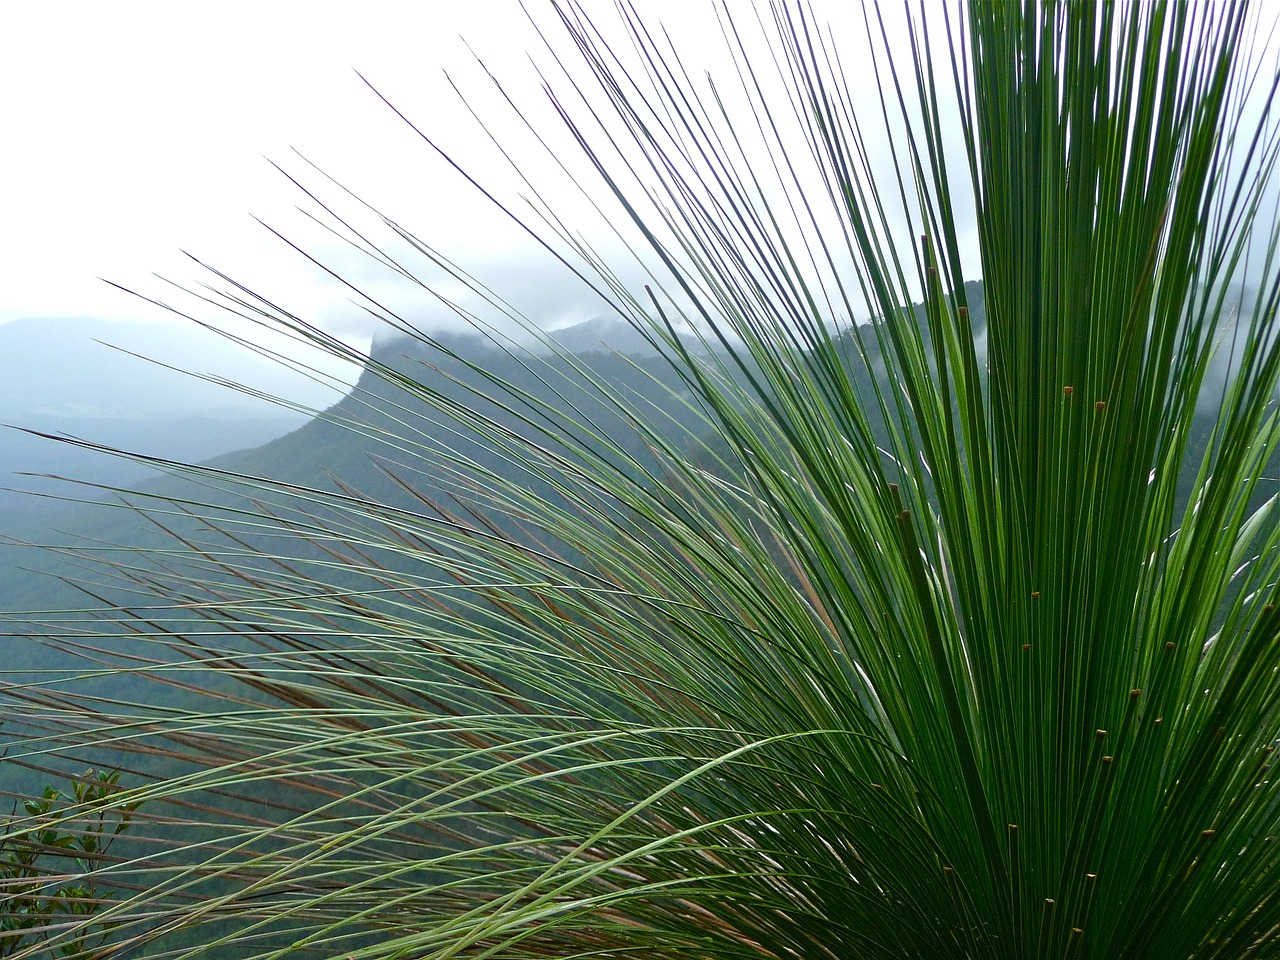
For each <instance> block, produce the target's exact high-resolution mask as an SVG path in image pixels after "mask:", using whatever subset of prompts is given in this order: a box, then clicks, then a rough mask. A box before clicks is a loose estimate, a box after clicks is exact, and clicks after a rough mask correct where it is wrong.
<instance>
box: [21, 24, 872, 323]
mask: <svg viewBox="0 0 1280 960" xmlns="http://www.w3.org/2000/svg"><path fill="white" fill-rule="evenodd" d="M535 6H538V4H536V3H535ZM819 6H823V5H821V4H820V5H819ZM845 6H846V5H845V4H842V3H839V4H831V7H832V10H833V11H842V10H843V8H844V7H845ZM588 7H589V8H590V9H591V10H592V11H593V13H599V14H601V15H602V20H610V19H611V18H612V11H611V8H612V4H611V3H608V2H599V0H597V2H593V3H589V4H588ZM639 8H640V9H641V11H642V12H643V14H644V15H645V17H646V20H653V21H659V20H660V21H662V22H663V24H664V25H665V26H666V27H668V28H669V29H670V30H671V31H672V33H673V35H674V37H675V40H676V43H677V46H680V47H682V49H684V50H686V51H692V55H693V56H695V57H697V56H702V57H705V58H707V59H706V60H705V61H704V62H702V63H699V62H694V61H692V60H690V61H688V62H687V65H688V66H690V67H691V68H693V70H694V71H700V70H701V68H703V67H707V66H710V67H711V68H712V69H714V68H715V65H716V56H715V55H713V54H712V53H711V52H710V51H712V50H713V49H714V48H715V44H713V43H708V40H709V39H711V38H714V35H715V32H716V29H715V20H714V17H713V15H712V13H711V5H710V4H700V3H690V2H689V0H676V2H668V0H641V2H640V3H639ZM744 9H745V8H744ZM841 15H842V16H843V15H844V14H843V13H841ZM541 19H542V21H543V22H547V21H548V20H549V18H547V17H545V16H544V17H542V18H541ZM0 38H2V39H0V80H2V83H3V87H2V88H0V89H3V94H2V95H0V129H3V131H4V134H5V141H6V149H5V150H4V151H2V152H0V222H2V223H3V224H4V228H3V230H2V231H0V291H2V292H0V323H3V322H6V321H11V320H15V319H19V318H29V317H48V318H56V317H62V316H84V317H95V318H121V319H123V318H129V319H158V318H159V317H160V313H159V311H157V310H156V309H155V308H152V307H148V306H147V305H145V304H143V303H140V302H138V301H136V300H134V299H132V298H130V297H129V296H127V295H125V294H122V293H120V292H118V291H116V290H114V289H112V288H110V287H108V286H106V285H105V284H103V283H102V281H101V280H99V279H98V278H100V277H105V278H108V279H110V280H113V281H115V282H117V283H120V284H123V285H125V286H127V287H130V288H134V289H138V290H140V291H144V292H147V293H149V294H160V295H163V293H162V292H163V291H166V288H165V287H164V286H163V285H161V284H158V283H157V282H156V281H154V280H153V279H152V276H151V275H152V273H153V272H154V273H158V274H161V275H163V276H165V277H169V278H172V279H175V280H177V281H180V282H184V283H188V282H191V281H193V280H198V279H199V278H200V277H201V276H202V275H201V274H200V272H199V271H198V270H197V269H196V268H195V267H194V265H192V264H191V263H190V261H188V260H187V259H186V258H185V257H183V256H182V254H181V253H180V252H179V251H180V250H186V251H189V252H190V253H192V254H194V255H196V256H198V257H200V258H201V259H202V260H204V261H206V262H208V263H210V264H211V265H214V266H216V267H218V268H219V269H222V270H224V271H225V272H226V273H228V274H229V275H231V276H233V277H235V278H236V279H237V280H240V281H242V282H244V283H246V285H248V286H251V287H252V288H253V289H255V290H258V291H260V292H263V293H266V294H268V295H270V296H272V297H273V298H278V302H280V303H282V305H285V306H288V307H289V308H290V309H292V310H294V311H295V312H298V313H299V314H302V315H305V316H307V317H308V318H310V319H316V320H319V321H321V322H322V323H324V324H325V325H327V326H328V327H330V328H331V329H343V328H346V329H347V330H348V331H352V330H358V329H361V328H362V323H363V321H361V320H360V319H359V317H360V312H359V310H358V309H356V308H354V307H352V306H351V305H350V304H349V302H348V301H349V300H350V293H349V291H346V290H344V289H343V288H342V287H341V286H340V285H339V284H337V283H335V282H333V281H326V280H324V278H323V277H322V275H320V274H319V273H318V272H317V271H316V270H315V269H314V268H313V267H311V266H310V265H308V264H306V263H305V262H304V261H303V260H302V258H301V257H300V256H298V255H297V254H296V253H294V252H293V251H290V250H289V249H288V248H287V247H286V246H285V245H284V244H282V243H281V241H280V240H278V239H277V238H275V237H273V236H271V235H270V233H269V232H268V231H267V230H266V229H264V228H263V227H261V226H260V225H259V224H257V223H256V222H254V220H253V217H255V216H256V217H259V218H261V219H262V220H265V221H267V222H268V223H269V224H271V225H272V226H273V227H276V228H277V229H279V230H281V231H282V232H283V233H285V234H286V235H288V236H289V237H291V238H294V239H298V240H300V241H301V242H303V243H304V244H306V245H307V246H308V248H309V249H313V250H319V251H321V252H322V253H324V254H325V255H327V256H329V257H336V258H337V261H338V262H340V263H341V264H342V266H343V268H344V270H347V271H354V273H355V274H356V277H357V279H358V280H360V281H361V282H362V283H368V284H371V285H372V287H373V288H374V289H375V291H384V290H385V291H389V290H390V289H391V288H390V286H387V287H385V288H384V287H383V286H382V285H383V284H384V282H385V281H384V278H383V277H381V276H379V275H377V274H376V273H375V272H374V271H373V270H372V269H371V268H370V267H368V266H366V265H361V264H358V263H357V262H356V261H355V260H354V258H352V257H350V256H347V255H346V254H343V253H340V251H341V249H342V248H341V246H340V245H339V244H338V243H337V242H336V241H334V240H332V239H331V238H327V237H326V236H324V235H323V234H321V233H320V232H318V231H317V230H316V229H315V228H314V227H312V226H311V225H310V223H309V221H307V220H305V219H304V218H303V217H302V215H301V214H299V213H298V212H297V211H296V210H295V209H294V208H295V206H296V205H298V204H299V203H303V204H305V203H306V201H305V198H303V197H302V195H301V194H300V193H299V192H298V190H297V189H296V188H294V187H293V186H292V185H291V184H289V183H288V182H287V181H286V180H285V178H284V177H283V176H281V174H280V173H278V172H277V171H276V170H274V169H273V168H272V166H271V165H270V164H269V163H268V160H274V161H276V162H278V163H280V164H282V165H284V166H285V167H287V168H288V169H289V170H290V172H293V173H297V174H307V173H309V171H308V169H307V167H306V165H305V163H304V162H303V161H302V160H300V159H299V158H298V156H297V155H296V154H295V153H294V152H293V151H294V150H295V149H296V150H298V151H301V153H303V154H305V156H306V157H307V158H309V159H310V160H312V161H315V162H316V163H317V164H319V165H320V166H321V167H323V169H324V170H325V171H326V172H328V173H330V174H332V175H333V176H334V177H335V178H337V179H338V180H339V181H341V182H342V183H343V184H344V185H346V186H348V187H350V188H351V189H353V190H355V191H356V192H358V193H359V194H360V195H361V196H362V197H363V198H365V199H367V200H368V201H370V202H371V203H373V204H375V205H376V206H378V208H379V209H381V210H382V211H383V212H384V213H386V214H388V215H390V216H391V217H393V218H394V219H395V220H397V222H399V223H402V224H404V225H405V226H406V227H408V228H409V229H411V230H413V231H414V233H415V234H416V235H418V236H421V237H422V238H423V239H425V240H428V241H430V242H431V243H433V244H435V245H437V246H438V247H440V248H441V249H442V250H444V251H445V252H447V253H448V254H449V255H451V256H456V257H458V258H459V259H460V260H461V262H462V263H464V264H465V265H466V266H468V267H469V268H473V269H474V270H475V271H476V272H477V274H478V275H480V276H481V277H482V278H483V279H485V280H494V281H495V283H496V285H498V286H499V288H500V289H501V290H502V292H507V293H509V292H511V290H512V289H514V288H517V287H519V288H521V289H523V290H525V291H527V293H528V295H529V297H530V300H529V301H528V302H526V303H525V304H524V305H525V306H527V307H528V308H529V309H530V311H531V312H532V313H534V314H535V315H536V314H541V315H540V316H535V319H537V320H539V322H544V321H545V322H548V323H551V324H553V325H554V324H555V323H564V322H570V321H572V320H575V319H587V318H588V316H590V315H591V313H593V312H594V311H595V310H596V307H595V306H594V305H593V304H590V303H588V302H586V301H585V300H584V299H583V297H582V294H581V293H580V291H579V290H578V289H577V288H575V287H574V286H573V285H572V284H571V283H566V282H562V281H561V279H560V277H561V276H562V275H561V274H560V273H558V272H557V271H555V270H554V268H553V265H552V264H551V262H550V261H549V260H548V259H547V258H546V257H545V256H544V255H542V254H539V253H538V252H537V251H536V249H535V248H533V247H532V246H531V245H530V244H529V243H528V242H527V241H526V240H524V239H522V238H521V237H520V236H519V234H518V232H517V231H515V230H514V229H513V228H512V226H511V224H510V223H509V222H508V221H507V220H506V219H505V218H504V217H502V216H501V215H500V214H498V213H497V212H496V211H494V210H493V208H492V206H491V205H490V204H489V203H488V202H486V201H484V200H483V199H482V198H480V197H479V196H478V195H477V194H476V192H475V191H474V190H472V189H471V188H469V187H468V186H467V185H466V184H465V183H464V182H463V181H462V180H461V179H460V178H459V177H458V175H457V174H456V173H454V172H453V171H451V170H449V169H448V168H447V167H446V166H445V165H444V164H443V163H442V162H441V161H440V160H439V159H438V158H437V157H436V156H435V155H434V154H433V153H432V151H431V150H430V149H429V148H428V147H426V145H425V144H423V143H422V142H421V141H420V140H419V139H418V138H417V137H416V136H415V135H414V134H413V133H412V131H411V130H410V129H409V128H408V127H407V125H406V124H405V123H403V122H402V121H400V120H398V119H397V118H396V117H395V116H394V114H393V113H392V112H391V111H390V110H389V109H388V108H387V107H386V106H385V105H384V104H382V103H381V102H380V101H379V100H378V99H377V97H376V96H374V94H373V93H372V92H371V91H370V90H369V89H368V87H366V86H365V85H364V84H363V83H362V82H361V81H360V79H359V78H358V77H357V76H356V73H355V70H359V71H360V72H361V73H362V74H364V75H365V76H366V77H368V79H369V80H370V81H371V82H372V83H373V84H375V85H376V86H377V87H378V88H379V90H380V91H382V92H383V93H385V94H386V95H387V97H388V98H389V99H391V100H392V101H393V102H395V104H396V105H397V106H398V107H401V108H402V109H403V110H404V112H405V113H406V114H407V115H408V116H409V118H410V119H412V120H413V121H414V122H415V123H418V124H420V125H421V126H422V127H423V128H424V129H425V130H426V131H428V132H429V133H430V134H431V135H432V136H438V137H439V138H440V139H441V141H442V142H443V143H444V144H445V145H447V146H448V147H449V148H450V149H452V150H457V151H458V152H459V153H460V154H461V156H462V158H463V160H464V162H466V163H467V164H468V166H469V167H471V168H473V169H475V170H477V171H478V172H479V173H480V174H481V175H482V176H485V177H488V178H490V179H489V182H494V183H496V184H498V186H499V188H504V187H505V188H508V189H509V188H511V186H512V181H511V179H510V177H507V176H505V175H504V174H502V173H501V167H500V164H498V163H497V162H496V161H495V160H494V159H493V154H492V151H491V150H489V149H488V144H487V143H486V142H485V140H484V137H483V136H482V135H481V134H480V133H479V132H478V130H477V128H476V125H475V121H474V120H473V118H472V117H471V116H470V115H469V114H468V113H467V111H466V109H465V108H464V107H463V105H462V104H461V102H460V100H459V98H458V96H457V95H456V94H455V93H454V91H453V90H452V89H450V87H449V84H448V82H447V81H446V79H445V76H444V72H445V71H446V70H448V71H449V72H450V73H451V74H453V75H454V76H455V77H456V78H457V82H458V83H459V85H460V86H462V87H463V88H464V89H465V91H466V93H467V95H468V98H469V99H470V101H471V102H472V104H473V105H474V106H475V107H476V109H477V110H478V111H479V112H480V113H481V114H482V115H483V116H485V117H486V118H497V121H496V126H497V128H498V130H499V132H500V133H502V135H503V136H504V137H506V136H514V137H516V140H515V141H514V142H515V143H516V144H517V148H518V143H519V139H518V137H519V133H518V130H517V129H516V128H515V127H514V126H513V125H512V123H511V121H510V118H509V113H508V112H507V110H506V108H505V106H504V105H503V104H502V103H501V102H500V100H498V99H497V98H496V97H495V96H494V92H493V88H492V86H491V85H490V84H489V83H488V82H487V81H486V79H485V77H484V75H483V74H482V73H480V71H479V70H478V68H477V67H476V65H475V62H474V60H473V58H472V57H471V55H470V54H469V53H468V46H467V44H469V45H470V46H471V47H472V48H473V49H474V50H475V51H476V53H477V54H478V55H480V56H481V57H483V59H484V61H485V62H486V64H488V65H490V66H492V68H493V69H494V72H495V73H496V74H498V75H499V76H500V77H501V78H503V79H504V80H506V81H507V82H508V83H509V84H510V89H511V90H512V91H513V93H514V94H515V96H516V97H517V98H519V99H520V100H521V102H522V104H526V105H529V106H531V107H533V108H534V109H535V110H537V109H542V110H544V111H545V110H546V109H547V108H546V107H545V106H541V104H542V103H543V100H544V98H543V97H542V96H541V93H540V91H539V90H538V88H537V81H536V77H535V76H534V75H533V73H532V72H531V69H530V67H529V66H528V64H527V62H526V59H525V54H524V51H526V50H528V49H530V48H536V47H537V46H538V42H537V38H536V36H535V35H534V34H533V32H532V31H531V29H530V28H529V25H528V22H527V20H526V18H525V16H524V14H523V13H521V11H520V7H519V5H518V3H516V2H514V0H489V2H478V3H470V4H461V3H436V2H420V0H418V2H408V0H405V2H385V0H384V2H365V3H361V4H358V5H356V4H352V3H349V2H317V0H308V2H284V0H281V2H267V3H264V2H261V0H254V2H239V0H223V2H219V3H216V4H215V3H174V2H169V0H157V2H142V0H123V2H118V3H110V4H104V3H100V2H96V0H92V2H67V0H60V2H48V3H7V4H4V6H3V8H2V10H0ZM464 41H465V42H464ZM544 59H545V58H544ZM720 62H721V64H723V59H721V60H720ZM864 73H865V71H862V70H859V71H856V74H855V79H857V80H858V82H862V80H863V79H869V78H865V77H864V76H863V74H864ZM542 116H543V118H544V119H543V120H542V125H543V129H546V128H549V127H552V126H554V125H555V124H554V122H553V120H554V118H552V117H551V115H550V114H549V113H543V114H542ZM549 121H551V122H549ZM486 151H487V152H486ZM533 170H534V172H535V174H536V173H537V172H538V170H539V167H538V166H537V165H536V164H535V165H534V166H533ZM309 182H313V183H314V182H318V180H317V178H315V177H314V176H313V177H312V179H311V181H309ZM555 202H556V204H557V209H558V210H564V211H567V213H568V214H569V217H570V218H571V219H572V218H574V217H575V215H576V214H577V213H579V212H581V213H583V214H585V213H586V212H587V209H588V208H587V207H586V205H585V202H584V201H583V200H582V199H581V198H572V197H569V196H567V195H560V196H558V197H557V198H556V199H555ZM586 219H589V218H586V217H585V216H584V222H585V220H586ZM388 295H389V296H391V297H392V298H393V299H394V297H395V296H397V295H398V296H400V297H401V300H400V301H398V304H399V305H404V306H407V307H408V309H410V310H418V311H422V312H426V313H430V312H432V311H435V312H436V313H438V314H440V315H441V317H443V315H444V314H445V311H444V310H443V308H441V307H439V306H438V305H433V304H431V303H429V302H428V301H427V300H426V299H425V298H424V299H420V300H418V301H413V299H412V295H411V294H409V293H406V292H405V291H404V290H403V289H401V290H400V292H399V293H398V294H391V293H388ZM417 296H419V297H421V296H422V295H421V294H420V293H419V294H417ZM419 315H421V314H419ZM364 326H365V327H367V324H364ZM356 336H357V338H358V334H357V335H356Z"/></svg>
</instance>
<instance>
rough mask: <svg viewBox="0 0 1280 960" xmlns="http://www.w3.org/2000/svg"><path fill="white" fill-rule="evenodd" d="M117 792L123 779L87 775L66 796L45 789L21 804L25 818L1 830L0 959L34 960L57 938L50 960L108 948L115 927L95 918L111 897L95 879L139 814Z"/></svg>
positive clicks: (98, 773)
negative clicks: (30, 958)
mask: <svg viewBox="0 0 1280 960" xmlns="http://www.w3.org/2000/svg"><path fill="white" fill-rule="evenodd" d="M119 790H120V774H119V773H118V772H112V773H107V772H105V771H94V770H86V771H85V772H84V773H83V774H82V775H81V776H79V777H76V778H75V779H74V780H73V781H72V786H71V793H70V794H69V795H68V794H65V793H63V792H62V791H61V790H58V789H57V788H55V787H53V786H52V785H49V786H46V787H45V788H44V791H43V792H42V794H41V795H40V796H39V797H34V798H31V799H28V800H24V801H23V803H22V806H23V808H24V809H25V811H26V816H25V817H21V818H19V817H17V816H16V812H15V815H14V816H12V817H10V819H9V820H8V821H6V822H5V823H4V824H3V826H2V827H0V830H2V831H3V832H2V833H0V957H13V956H17V955H19V954H21V955H24V956H25V955H30V953H31V950H32V949H33V947H35V946H36V945H38V944H41V943H44V942H45V941H48V940H49V939H50V938H51V937H53V936H55V935H59V937H58V940H57V942H56V944H55V945H53V946H51V947H50V953H51V955H53V956H59V957H67V958H80V960H83V958H87V957H90V956H94V955H95V950H97V949H98V948H101V947H102V946H104V945H105V943H106V942H107V939H108V936H109V934H110V932H111V930H112V928H113V926H114V925H113V924H112V923H111V922H110V921H104V922H101V923H96V922H94V919H93V918H94V916H95V915H96V914H97V913H98V912H99V910H100V909H102V908H103V907H104V906H105V905H106V904H107V903H109V902H110V901H111V898H112V893H111V891H109V890H104V889H102V888H100V887H99V886H98V883H97V879H96V875H97V871H98V869H99V867H100V866H101V864H102V862H103V860H104V858H105V857H106V856H107V853H108V851H109V850H110V848H111V846H112V843H113V841H114V840H115V838H116V837H118V836H119V835H120V834H121V833H123V832H124V831H125V830H127V829H128V828H129V825H130V823H131V822H132V820H133V812H134V811H135V810H136V809H137V806H138V805H137V804H136V803H132V802H124V803H118V802H117V799H118V797H117V795H118V793H119ZM69 810H74V811H75V813H74V814H73V815H72V816H71V817H70V818H69V817H68V815H67V814H68V811H69ZM68 929H73V930H74V933H73V935H72V936H70V937H65V936H60V935H61V934H63V933H64V932H65V931H66V930H68Z"/></svg>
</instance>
